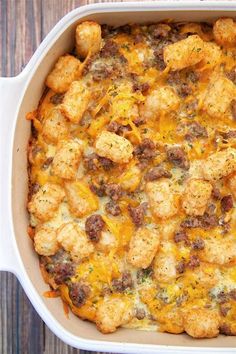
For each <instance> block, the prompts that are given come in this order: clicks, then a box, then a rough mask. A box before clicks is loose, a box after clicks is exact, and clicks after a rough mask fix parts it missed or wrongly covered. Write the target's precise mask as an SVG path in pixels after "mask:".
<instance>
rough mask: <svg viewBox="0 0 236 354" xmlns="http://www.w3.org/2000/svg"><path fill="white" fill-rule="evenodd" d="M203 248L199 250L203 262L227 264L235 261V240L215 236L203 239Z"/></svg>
mask: <svg viewBox="0 0 236 354" xmlns="http://www.w3.org/2000/svg"><path fill="white" fill-rule="evenodd" d="M204 243H205V248H204V250H203V251H202V252H201V259H203V260H204V261H205V262H209V263H216V264H220V265H223V264H228V263H234V264H235V262H236V242H234V241H233V240H227V239H224V240H220V239H216V238H211V239H205V240H204Z"/></svg>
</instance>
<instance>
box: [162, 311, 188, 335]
mask: <svg viewBox="0 0 236 354" xmlns="http://www.w3.org/2000/svg"><path fill="white" fill-rule="evenodd" d="M163 312H164V313H163ZM163 312H160V313H158V316H157V317H158V318H157V319H158V322H160V325H161V326H160V330H161V331H163V332H168V333H174V334H179V333H183V332H184V326H183V315H182V313H181V311H180V310H178V309H174V310H173V309H172V310H170V311H168V312H167V311H166V310H165V311H163Z"/></svg>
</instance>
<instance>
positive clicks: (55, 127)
mask: <svg viewBox="0 0 236 354" xmlns="http://www.w3.org/2000/svg"><path fill="white" fill-rule="evenodd" d="M68 134H69V127H68V122H67V121H66V119H65V117H64V116H63V114H62V113H61V111H60V110H59V109H58V108H54V109H52V110H50V111H49V113H48V114H47V116H46V117H45V120H44V122H43V127H42V135H43V137H44V139H45V140H46V141H47V142H49V143H52V144H56V143H57V142H58V141H59V140H61V139H64V138H65V137H66V136H67V135H68Z"/></svg>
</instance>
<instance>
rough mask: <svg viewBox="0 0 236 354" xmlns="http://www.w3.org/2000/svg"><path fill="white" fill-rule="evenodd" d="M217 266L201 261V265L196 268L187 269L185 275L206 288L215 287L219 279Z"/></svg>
mask: <svg viewBox="0 0 236 354" xmlns="http://www.w3.org/2000/svg"><path fill="white" fill-rule="evenodd" d="M216 270H217V268H216V266H215V265H212V264H209V263H205V262H201V264H200V265H199V267H197V268H195V269H187V270H186V271H185V273H184V276H186V277H188V279H191V282H193V281H195V282H196V283H197V284H199V285H200V286H203V287H204V288H206V289H210V288H213V287H214V286H215V285H216V284H217V281H218V277H217V272H216Z"/></svg>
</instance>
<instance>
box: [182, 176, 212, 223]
mask: <svg viewBox="0 0 236 354" xmlns="http://www.w3.org/2000/svg"><path fill="white" fill-rule="evenodd" d="M211 192H212V185H211V184H210V183H209V182H207V181H203V180H201V179H190V180H189V181H188V183H187V185H186V188H185V191H184V194H183V197H182V207H183V209H184V211H185V213H186V214H188V215H194V216H197V215H203V214H204V212H205V210H206V207H207V203H208V200H209V199H210V197H211Z"/></svg>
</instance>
